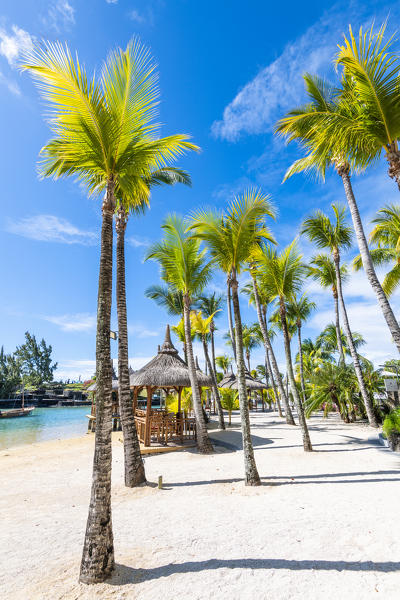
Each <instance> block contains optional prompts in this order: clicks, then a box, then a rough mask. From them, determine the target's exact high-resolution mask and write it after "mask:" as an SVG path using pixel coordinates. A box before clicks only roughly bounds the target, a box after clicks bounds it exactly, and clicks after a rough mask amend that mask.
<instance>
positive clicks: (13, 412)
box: [0, 406, 35, 419]
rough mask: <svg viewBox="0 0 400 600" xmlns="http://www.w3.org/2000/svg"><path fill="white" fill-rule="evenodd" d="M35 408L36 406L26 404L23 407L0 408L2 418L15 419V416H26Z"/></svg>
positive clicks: (0, 417)
mask: <svg viewBox="0 0 400 600" xmlns="http://www.w3.org/2000/svg"><path fill="white" fill-rule="evenodd" d="M33 410H35V407H34V406H26V407H23V408H10V409H9V410H0V419H14V418H15V417H26V416H27V415H30V414H31V412H32V411H33Z"/></svg>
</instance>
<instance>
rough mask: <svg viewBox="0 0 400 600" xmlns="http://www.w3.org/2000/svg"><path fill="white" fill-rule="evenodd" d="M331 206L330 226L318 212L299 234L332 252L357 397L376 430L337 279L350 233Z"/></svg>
mask: <svg viewBox="0 0 400 600" xmlns="http://www.w3.org/2000/svg"><path fill="white" fill-rule="evenodd" d="M331 206H332V210H333V213H334V222H332V221H331V220H330V219H329V217H328V216H327V215H326V214H325V213H323V212H322V211H320V210H319V211H317V212H316V213H315V214H314V215H312V216H311V217H308V218H307V219H306V220H305V221H304V223H303V225H302V229H301V231H302V233H304V234H305V235H306V236H307V237H308V239H309V240H310V241H311V242H314V243H315V244H316V246H317V247H318V248H325V249H327V250H330V251H331V252H332V255H333V262H334V264H335V273H336V285H337V291H338V296H339V302H340V308H341V310H342V317H343V324H344V330H345V332H346V337H347V343H348V345H349V349H350V352H351V358H352V360H353V365H354V370H355V372H356V376H357V381H358V385H359V388H360V393H361V397H362V399H363V402H364V404H365V409H366V411H367V415H368V421H369V424H370V425H371V427H378V423H377V420H376V416H375V413H374V410H373V405H372V399H371V398H370V396H369V394H368V392H367V389H366V387H365V383H364V378H363V374H362V370H361V365H360V361H359V358H358V354H357V350H356V348H355V346H354V341H353V336H352V334H351V329H350V323H349V318H348V316H347V309H346V305H345V302H344V297H343V290H342V279H341V275H340V252H341V250H342V249H347V248H350V246H351V238H352V235H351V229H350V227H349V226H348V225H347V224H346V221H345V208H344V207H342V206H340V205H338V204H332V205H331Z"/></svg>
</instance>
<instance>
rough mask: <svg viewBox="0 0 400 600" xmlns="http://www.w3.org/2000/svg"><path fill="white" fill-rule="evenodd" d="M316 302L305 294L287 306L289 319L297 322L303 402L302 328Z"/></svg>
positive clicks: (293, 299)
mask: <svg viewBox="0 0 400 600" xmlns="http://www.w3.org/2000/svg"><path fill="white" fill-rule="evenodd" d="M315 308H316V304H315V302H311V301H310V300H309V299H308V298H307V296H306V295H305V294H303V295H302V296H300V297H296V296H293V298H292V299H291V300H290V301H289V304H288V305H287V313H288V317H289V319H293V320H295V321H296V327H297V336H298V340H299V365H300V383H301V391H302V393H303V401H304V402H305V400H306V386H305V383H304V363H303V350H302V340H301V327H302V325H303V323H304V321H307V319H308V318H309V316H310V314H311V313H312V311H313V310H315Z"/></svg>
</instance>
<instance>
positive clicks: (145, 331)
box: [128, 323, 160, 338]
mask: <svg viewBox="0 0 400 600" xmlns="http://www.w3.org/2000/svg"><path fill="white" fill-rule="evenodd" d="M128 331H129V333H130V334H131V335H133V336H134V337H136V338H147V337H157V336H158V335H160V332H159V330H158V329H149V328H148V327H146V325H144V324H143V323H135V324H133V325H129V326H128Z"/></svg>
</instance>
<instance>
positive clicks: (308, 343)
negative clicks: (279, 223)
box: [296, 326, 337, 380]
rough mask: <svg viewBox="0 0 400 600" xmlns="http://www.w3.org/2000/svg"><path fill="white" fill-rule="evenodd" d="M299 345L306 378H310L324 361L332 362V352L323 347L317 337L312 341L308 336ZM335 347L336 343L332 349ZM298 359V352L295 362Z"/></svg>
mask: <svg viewBox="0 0 400 600" xmlns="http://www.w3.org/2000/svg"><path fill="white" fill-rule="evenodd" d="M333 327H334V326H333ZM334 330H335V327H334ZM335 331H336V330H335ZM301 346H302V354H303V364H304V373H305V376H306V378H307V380H310V379H311V377H312V375H313V374H314V372H318V371H320V370H321V368H322V366H323V365H324V364H325V362H332V354H331V352H329V351H328V350H326V349H325V348H324V346H323V344H321V341H320V339H319V338H317V339H316V341H315V342H313V341H312V340H311V339H310V338H306V339H305V340H303V342H302V345H301ZM335 348H337V345H336V343H335V345H334V349H335ZM299 360H300V356H299V353H298V355H297V356H296V362H297V363H299Z"/></svg>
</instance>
